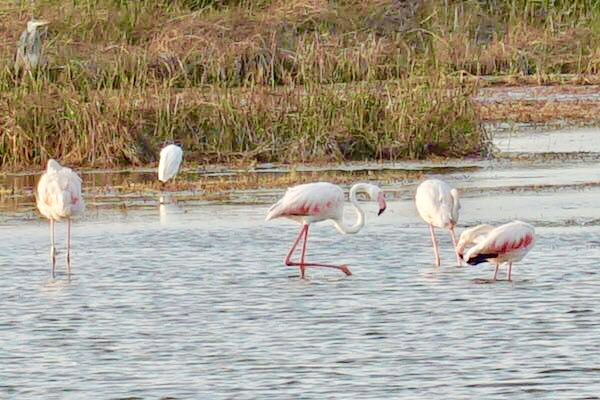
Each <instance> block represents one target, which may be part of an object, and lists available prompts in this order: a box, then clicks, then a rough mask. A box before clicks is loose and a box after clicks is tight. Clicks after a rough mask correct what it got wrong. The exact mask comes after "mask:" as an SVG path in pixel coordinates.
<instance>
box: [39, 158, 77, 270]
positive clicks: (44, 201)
mask: <svg viewBox="0 0 600 400" xmlns="http://www.w3.org/2000/svg"><path fill="white" fill-rule="evenodd" d="M37 208H38V210H40V213H41V214H42V215H43V216H44V217H46V218H48V219H49V220H50V258H51V260H52V276H54V273H55V266H56V248H55V246H54V222H55V221H62V220H65V219H66V220H67V271H68V273H69V274H70V273H71V254H70V253H71V217H72V216H74V215H76V214H79V213H80V212H82V211H83V210H84V209H85V202H84V200H83V196H82V194H81V177H79V175H77V173H76V172H74V171H73V170H72V169H71V168H67V167H63V166H61V165H60V164H59V163H58V162H57V161H56V160H54V159H50V160H48V165H47V167H46V172H45V173H44V174H43V175H42V177H41V179H40V181H39V183H38V186H37Z"/></svg>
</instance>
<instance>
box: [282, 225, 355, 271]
mask: <svg viewBox="0 0 600 400" xmlns="http://www.w3.org/2000/svg"><path fill="white" fill-rule="evenodd" d="M302 236H304V244H303V246H302V256H301V258H300V262H295V261H292V260H291V258H292V254H293V253H294V250H295V249H296V247H297V246H298V243H299V242H300V239H301V238H302ZM307 241H308V225H304V226H303V227H302V229H301V230H300V234H299V235H298V237H297V238H296V241H295V242H294V245H293V246H292V248H291V249H290V252H289V253H288V255H287V257H286V258H285V265H289V266H292V265H295V266H298V267H300V274H301V276H300V277H301V278H302V279H304V271H305V269H306V267H324V268H335V269H339V270H340V271H342V272H343V273H344V274H346V275H348V276H350V275H352V273H351V272H350V270H349V269H348V267H347V266H346V265H330V264H319V263H307V262H305V261H304V259H305V256H306V243H307Z"/></svg>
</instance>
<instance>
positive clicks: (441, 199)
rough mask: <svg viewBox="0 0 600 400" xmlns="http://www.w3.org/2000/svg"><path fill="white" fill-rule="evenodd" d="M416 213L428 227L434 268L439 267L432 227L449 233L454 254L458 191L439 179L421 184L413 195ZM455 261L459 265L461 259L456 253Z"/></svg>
mask: <svg viewBox="0 0 600 400" xmlns="http://www.w3.org/2000/svg"><path fill="white" fill-rule="evenodd" d="M415 202H416V205H417V211H418V212H419V215H420V216H421V218H422V219H423V220H424V221H425V222H427V224H428V225H429V233H430V234H431V242H432V244H433V255H434V258H435V260H434V262H435V265H436V266H438V267H439V266H440V254H439V252H438V245H437V240H436V237H435V232H434V227H436V228H445V229H448V231H449V232H450V237H451V238H452V244H453V245H454V250H455V253H456V234H455V233H454V227H455V226H456V223H457V222H458V212H459V210H460V201H459V198H458V191H457V190H456V189H452V188H450V185H448V184H447V183H446V182H444V181H442V180H439V179H429V180H426V181H425V182H423V183H421V184H420V185H419V187H418V188H417V193H416V195H415ZM456 261H457V262H458V265H459V266H460V265H461V259H460V257H459V256H458V253H456Z"/></svg>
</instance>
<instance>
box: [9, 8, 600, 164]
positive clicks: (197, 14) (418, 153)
mask: <svg viewBox="0 0 600 400" xmlns="http://www.w3.org/2000/svg"><path fill="white" fill-rule="evenodd" d="M32 12H33V14H34V15H35V16H36V17H37V18H39V19H46V20H49V21H51V24H50V25H49V28H48V32H47V35H46V38H45V42H44V51H45V55H46V57H47V60H48V62H47V65H46V67H45V68H43V69H42V70H40V71H38V72H37V73H36V74H34V75H30V76H17V75H16V74H15V73H14V71H13V68H12V58H13V55H14V49H15V43H16V41H17V39H18V36H19V34H20V32H21V31H22V29H23V27H24V25H25V22H26V21H27V20H28V18H29V17H30V15H31V13H32ZM0 14H1V16H2V19H3V21H6V24H3V25H2V27H0V57H1V59H2V60H3V65H2V67H1V68H0V115H2V120H1V122H0V129H1V131H0V135H1V136H0V165H1V166H2V168H3V169H7V168H10V169H22V168H28V167H31V166H32V165H41V164H43V163H44V162H45V160H46V159H47V158H48V157H56V158H59V159H60V160H62V161H63V162H66V163H68V164H70V165H82V166H102V167H110V166H123V165H142V164H147V163H152V162H154V161H155V157H156V154H157V153H158V150H159V149H160V147H161V146H162V145H163V144H164V143H166V142H169V141H173V140H176V141H179V142H181V143H182V144H183V146H184V147H185V149H186V159H188V160H195V161H198V162H240V161H241V162H251V161H255V160H256V161H281V162H306V161H311V162H314V161H332V160H333V161H335V160H345V159H352V160H363V159H399V158H423V157H427V156H428V155H430V154H436V155H444V156H461V155H465V154H477V153H480V152H482V151H485V134H484V132H483V131H482V129H481V126H480V123H479V118H478V115H477V114H476V113H475V112H474V111H473V108H472V107H471V104H470V102H469V97H470V96H471V94H472V93H473V91H474V90H475V89H476V86H475V85H474V84H473V83H469V82H472V80H469V79H467V80H465V79H464V77H465V76H469V75H480V74H486V75H497V76H506V75H510V76H517V77H523V78H524V79H525V78H527V77H534V79H536V80H537V81H538V82H539V81H543V80H544V79H546V77H548V76H552V74H559V73H561V74H562V73H571V74H576V75H577V76H579V77H581V76H585V75H590V76H592V75H594V74H596V73H597V72H598V66H599V65H600V58H599V57H600V56H599V54H600V35H599V34H600V23H599V22H597V21H600V19H599V18H598V17H600V1H591V0H587V1H583V0H575V1H569V2H560V1H553V2H550V1H543V0H536V1H533V0H512V1H493V0H490V1H487V2H482V1H474V0H473V1H468V0H467V1H449V0H448V1H437V0H421V1H417V0H414V1H410V0H408V1H394V0H375V1H319V0H310V1H306V0H305V1H299V2H289V1H288V2H284V1H267V0H263V1H243V0H241V1H225V0H223V1H208V0H188V1H149V0H148V1H143V0H140V1H125V0H122V1H113V0H110V1H109V0H99V1H79V2H71V1H59V0H37V1H35V2H34V8H33V9H32V8H31V2H30V1H23V2H21V3H18V2H17V3H11V4H8V5H6V4H5V5H3V6H2V9H0Z"/></svg>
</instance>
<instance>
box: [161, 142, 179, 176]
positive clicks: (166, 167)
mask: <svg viewBox="0 0 600 400" xmlns="http://www.w3.org/2000/svg"><path fill="white" fill-rule="evenodd" d="M182 159H183V150H181V147H179V146H177V145H176V144H170V145H168V146H165V147H164V148H163V149H162V150H161V151H160V161H159V163H158V180H159V181H161V182H166V181H168V180H169V179H171V178H173V177H174V176H175V175H177V171H179V166H180V165H181V160H182Z"/></svg>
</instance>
